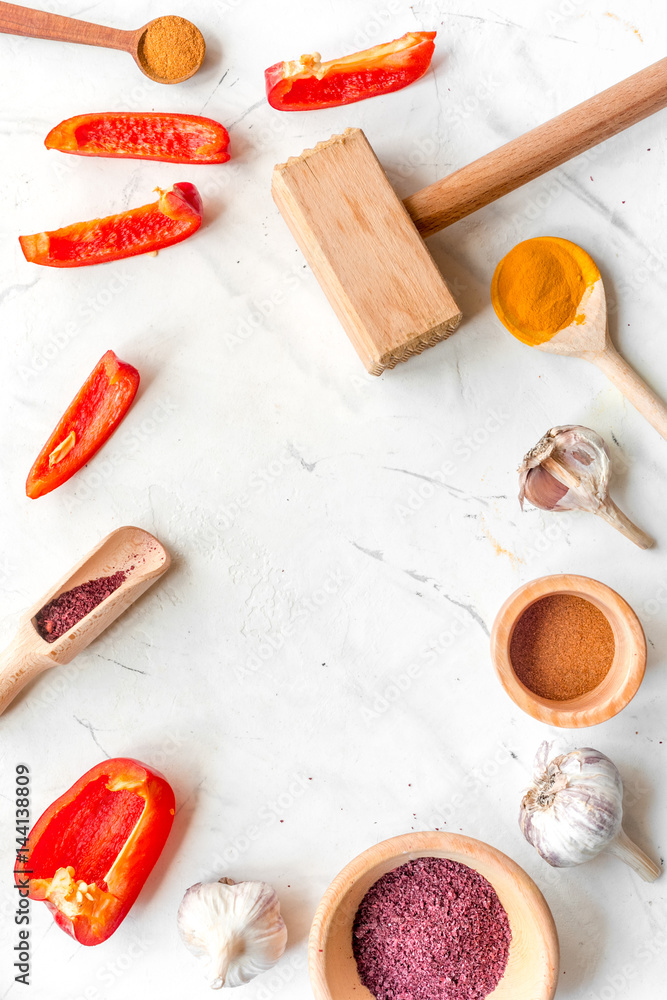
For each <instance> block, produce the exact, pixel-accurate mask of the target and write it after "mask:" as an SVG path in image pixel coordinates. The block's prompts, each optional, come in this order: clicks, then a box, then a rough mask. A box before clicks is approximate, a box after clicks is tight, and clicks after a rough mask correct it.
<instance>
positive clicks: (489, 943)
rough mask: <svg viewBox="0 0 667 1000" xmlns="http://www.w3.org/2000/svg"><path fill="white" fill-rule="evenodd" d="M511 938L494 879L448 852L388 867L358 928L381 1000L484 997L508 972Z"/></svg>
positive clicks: (366, 967) (366, 973)
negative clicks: (484, 875)
mask: <svg viewBox="0 0 667 1000" xmlns="http://www.w3.org/2000/svg"><path fill="white" fill-rule="evenodd" d="M511 940H512V933H511V931H510V925H509V920H508V919H507V914H506V912H505V910H504V908H503V906H502V904H501V902H500V900H499V899H498V896H497V894H496V891H495V889H494V888H493V886H492V885H491V883H490V882H487V880H486V879H485V878H483V876H482V875H480V874H479V872H476V871H475V870H474V869H473V868H468V866H467V865H462V864H459V863H458V862H457V861H450V860H449V859H447V858H418V859H417V860H416V861H408V862H407V864H404V865H401V866H400V868H395V869H394V871H391V872H387V874H386V875H383V876H382V878H380V879H378V881H377V882H376V883H375V884H374V885H372V886H371V888H370V889H369V890H368V892H367V893H366V895H365V896H364V898H363V899H362V901H361V905H360V906H359V909H358V910H357V915H356V917H355V919H354V926H353V929H352V947H353V951H354V957H355V959H356V961H357V968H358V970H359V977H360V979H361V981H362V983H363V984H364V986H366V987H367V988H368V989H369V990H370V992H371V993H372V994H373V996H375V997H377V1000H482V998H483V997H486V996H488V994H489V993H491V992H492V991H493V990H494V989H495V988H496V986H497V985H498V983H499V982H500V980H501V979H502V977H503V974H504V972H505V967H506V965H507V958H508V955H509V948H510V941H511Z"/></svg>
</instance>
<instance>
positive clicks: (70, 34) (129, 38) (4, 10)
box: [0, 3, 136, 51]
mask: <svg viewBox="0 0 667 1000" xmlns="http://www.w3.org/2000/svg"><path fill="white" fill-rule="evenodd" d="M0 32H2V33H3V34H5V35H24V36H28V37H29V38H50V39H52V40H54V41H58V42H78V43H79V44H81V45H100V46H102V47H103V48H105V49H123V50H124V51H129V49H130V48H131V47H132V45H133V42H134V37H135V35H136V31H121V30H120V29H119V28H108V27H106V25H103V24H91V23H90V21H78V20H77V19H76V18H74V17H63V16H62V15H60V14H51V13H49V12H48V11H46V10H34V9H33V8H32V7H20V6H19V5H18V4H15V3H0Z"/></svg>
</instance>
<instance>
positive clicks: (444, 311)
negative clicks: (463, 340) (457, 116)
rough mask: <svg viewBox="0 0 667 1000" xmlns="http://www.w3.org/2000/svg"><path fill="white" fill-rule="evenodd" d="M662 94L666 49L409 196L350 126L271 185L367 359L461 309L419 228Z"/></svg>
mask: <svg viewBox="0 0 667 1000" xmlns="http://www.w3.org/2000/svg"><path fill="white" fill-rule="evenodd" d="M665 106H667V58H665V59H661V60H660V62H657V63H654V64H653V65H652V66H649V67H648V68H647V69H643V70H642V71H641V72H640V73H635V75H634V76H631V77H629V78H628V79H627V80H623V81H622V82H621V83H617V84H616V85H615V86H613V87H610V88H609V89H608V90H604V91H603V92H602V93H601V94H598V95H597V96H596V97H591V98H590V99H589V100H588V101H584V103H583V104H578V105H577V106H576V107H575V108H572V109H571V110H570V111H565V112H564V113H563V114H562V115H559V116H558V118H554V119H553V120H552V121H548V122H545V123H544V125H538V127H537V128H534V129H533V130H532V132H527V133H526V135H523V136H520V137H519V138H518V139H513V140H512V141H511V142H508V143H506V144H505V145H504V146H501V147H500V148H499V149H496V150H494V151H493V152H491V153H487V154H486V156H482V157H480V159H478V160H475V161H474V163H471V164H469V165H468V166H466V167H462V168H461V169H460V170H456V171H455V172H454V173H453V174H450V175H449V177H445V178H443V179H442V180H440V181H437V182H436V183H435V184H431V185H430V187H427V188H424V190H423V191H418V192H417V193H416V194H414V195H412V196H411V197H410V198H407V199H406V200H405V202H404V203H401V201H400V200H399V199H398V197H397V196H396V194H395V193H394V191H393V189H392V187H391V185H390V184H389V181H388V180H387V178H386V176H385V173H384V171H383V170H382V167H381V166H380V164H379V163H378V160H377V158H376V156H375V154H374V153H373V150H372V149H371V147H370V145H369V143H368V141H367V140H366V137H365V136H364V134H363V132H361V131H360V130H359V129H348V131H347V132H345V133H344V134H343V135H338V136H333V138H331V139H329V140H328V141H327V142H322V143H320V144H319V145H318V146H316V147H315V149H307V150H306V151H305V152H303V153H302V154H301V156H298V157H293V158H292V159H291V160H288V161H287V163H282V164H279V165H278V166H277V167H276V168H275V170H274V173H273V187H272V190H273V197H274V200H275V202H276V204H277V205H278V208H279V209H280V211H281V213H282V215H283V217H284V218H285V221H286V222H287V225H288V226H289V227H290V229H291V231H292V234H293V235H294V237H295V239H296V241H297V243H298V244H299V246H300V247H301V249H302V250H303V252H304V254H305V257H306V259H307V261H308V263H309V264H310V266H311V267H312V269H313V273H314V274H315V276H316V278H317V279H318V281H319V282H320V284H321V285H322V288H323V289H324V291H325V293H326V294H327V296H328V298H329V301H330V302H331V304H332V306H333V308H334V309H335V311H336V313H337V315H338V318H339V319H340V320H341V322H342V324H343V326H344V327H345V330H346V331H347V334H348V336H349V338H350V340H351V341H352V343H353V344H354V346H355V348H356V350H357V352H358V354H359V356H360V357H361V359H362V361H363V362H364V364H365V366H366V368H367V369H368V371H369V372H371V374H373V375H380V374H381V373H382V372H383V371H384V370H385V368H393V367H394V365H396V364H397V363H398V362H399V361H405V360H406V359H407V358H409V357H411V356H412V355H413V354H419V353H420V352H421V351H423V350H424V349H425V348H426V347H430V346H431V345H432V344H436V343H437V342H438V341H440V340H443V339H444V338H445V337H448V336H449V335H450V333H452V331H453V330H455V329H456V327H457V326H458V324H459V322H460V320H461V312H460V310H459V308H458V306H457V305H456V303H455V302H454V299H453V298H452V296H451V294H450V293H449V290H448V288H447V285H446V284H445V281H444V279H443V277H442V275H441V274H440V273H439V271H438V269H437V267H436V265H435V262H434V261H433V258H432V257H431V255H430V253H429V252H428V250H427V249H426V246H425V245H424V242H423V239H425V238H426V237H427V236H432V235H433V234H434V233H437V232H439V231H440V230H441V229H444V228H445V226H449V225H451V224H452V223H453V222H456V221H457V220H458V219H462V218H463V217H464V216H466V215H470V213H471V212H475V211H476V210H477V209H478V208H482V206H483V205H488V204H490V203H491V202H492V201H495V200H496V198H500V197H501V195H504V194H507V192H508V191H513V190H514V189H515V188H517V187H519V186H520V185H521V184H525V183H526V182H527V181H530V180H533V178H535V177H539V176H540V175H541V174H544V173H546V172H547V171H548V170H551V169H552V168H553V167H557V166H558V165H559V164H561V163H565V162H566V161H567V160H569V159H571V158H572V157H573V156H577V155H578V154H579V153H583V152H584V150H586V149H590V148H591V147H592V146H595V145H596V144H597V143H599V142H603V141H604V140H605V139H608V138H609V137H610V136H612V135H616V133H617V132H621V131H622V130H623V129H625V128H628V126H630V125H634V124H635V122H638V121H641V120H642V118H646V117H647V116H648V115H651V114H653V112H655V111H659V110H660V109H661V108H664V107H665Z"/></svg>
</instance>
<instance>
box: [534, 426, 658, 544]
mask: <svg viewBox="0 0 667 1000" xmlns="http://www.w3.org/2000/svg"><path fill="white" fill-rule="evenodd" d="M610 474H611V463H610V459H609V452H608V451H607V446H606V444H605V443H604V440H603V439H602V438H601V437H600V435H599V434H596V432H595V431H593V430H591V429H590V427H579V426H569V425H568V426H564V427H552V428H551V430H550V431H547V433H546V434H545V435H544V437H542V438H541V439H540V440H539V441H538V442H537V444H536V445H535V447H534V448H531V450H530V451H529V452H528V454H527V455H526V456H525V457H524V460H523V462H522V464H521V467H520V468H519V502H520V503H521V508H522V509H523V501H524V498H527V499H528V500H529V501H530V503H532V504H533V505H534V506H535V507H539V508H540V509H541V510H587V511H590V512H591V513H592V514H597V515H598V517H601V518H602V519H603V520H604V521H606V522H607V523H608V524H611V525H612V527H614V528H616V530H617V531H620V532H621V534H623V535H625V537H626V538H629V539H630V541H632V542H634V543H635V545H638V546H639V547H640V548H641V549H648V548H650V547H651V545H652V544H653V540H652V539H651V538H649V536H648V535H647V534H645V532H643V531H641V530H640V529H639V528H638V527H637V526H636V525H635V524H633V523H632V521H630V520H629V518H627V517H626V516H625V514H624V513H623V511H621V510H619V508H618V507H617V506H616V504H615V503H614V501H613V500H612V499H611V497H610V496H609V494H608V492H607V488H608V484H609V476H610Z"/></svg>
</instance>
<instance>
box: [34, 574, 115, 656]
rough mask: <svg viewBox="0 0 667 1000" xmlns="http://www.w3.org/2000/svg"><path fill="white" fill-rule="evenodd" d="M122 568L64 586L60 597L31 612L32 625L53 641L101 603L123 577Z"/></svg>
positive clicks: (47, 639)
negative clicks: (64, 589) (74, 585)
mask: <svg viewBox="0 0 667 1000" xmlns="http://www.w3.org/2000/svg"><path fill="white" fill-rule="evenodd" d="M126 576H127V573H126V572H125V570H122V569H120V570H118V572H117V573H113V574H112V575H111V576H98V577H97V579H96V580H87V581H86V583H80V584H79V586H78V587H72V589H71V590H66V591H65V593H64V594H61V595H60V597H56V598H55V600H53V601H50V602H49V603H48V604H45V605H44V607H43V608H40V610H39V611H38V612H37V614H36V615H35V625H36V626H37V631H38V632H39V634H40V635H41V637H42V639H44V640H46V642H55V641H56V639H59V638H60V637H61V636H62V635H64V634H65V632H69V630H70V629H71V628H74V626H75V625H76V623H77V622H80V621H81V619H82V618H85V617H86V615H87V614H90V612H91V611H92V610H93V609H94V608H96V607H97V605H98V604H101V603H102V601H104V600H105V599H106V598H107V597H109V595H110V594H113V592H114V590H118V588H119V587H120V585H121V583H123V581H124V580H125V578H126Z"/></svg>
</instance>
